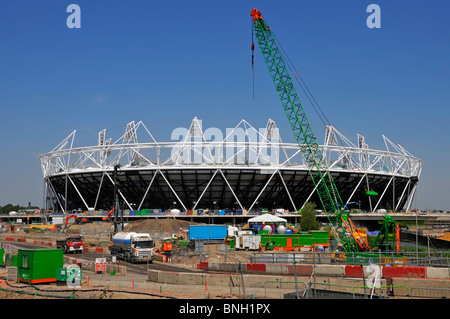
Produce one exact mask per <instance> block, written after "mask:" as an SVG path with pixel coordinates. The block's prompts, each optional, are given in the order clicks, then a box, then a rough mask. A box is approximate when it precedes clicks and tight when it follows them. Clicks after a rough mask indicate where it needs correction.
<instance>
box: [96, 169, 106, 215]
mask: <svg viewBox="0 0 450 319" xmlns="http://www.w3.org/2000/svg"><path fill="white" fill-rule="evenodd" d="M104 178H105V172H103V173H102V179H101V180H100V186H99V187H98V191H97V196H96V197H95V204H94V210H96V209H97V202H98V197H99V196H100V191H101V189H102V185H103V179H104Z"/></svg>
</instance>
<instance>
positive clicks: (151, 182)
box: [137, 171, 158, 210]
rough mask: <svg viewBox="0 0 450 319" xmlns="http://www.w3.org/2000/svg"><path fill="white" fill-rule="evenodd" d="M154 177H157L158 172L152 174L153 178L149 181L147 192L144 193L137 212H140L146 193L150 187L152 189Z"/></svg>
mask: <svg viewBox="0 0 450 319" xmlns="http://www.w3.org/2000/svg"><path fill="white" fill-rule="evenodd" d="M156 175H158V171H155V174H153V177H152V179H151V181H150V184H148V187H147V190H146V191H145V194H144V196H143V197H142V200H141V202H140V204H139V207H138V209H137V210H141V207H142V204H143V203H144V200H145V197H147V194H148V191H149V190H150V187H152V184H153V181H154V180H155V177H156Z"/></svg>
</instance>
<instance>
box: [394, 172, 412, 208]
mask: <svg viewBox="0 0 450 319" xmlns="http://www.w3.org/2000/svg"><path fill="white" fill-rule="evenodd" d="M410 183H411V180H410V179H408V183H406V186H405V188H404V189H403V192H402V195H401V196H400V199H399V200H398V203H397V206H396V207H395V210H398V208H399V207H398V206H399V205H400V203H401V202H402V199H403V196H405V192H406V190H407V189H408V187H409V184H410Z"/></svg>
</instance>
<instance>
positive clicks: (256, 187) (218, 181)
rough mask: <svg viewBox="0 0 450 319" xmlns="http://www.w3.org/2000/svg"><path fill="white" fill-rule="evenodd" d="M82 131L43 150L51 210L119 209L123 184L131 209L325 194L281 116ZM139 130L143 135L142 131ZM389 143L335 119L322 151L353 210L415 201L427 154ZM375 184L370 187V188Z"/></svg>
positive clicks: (256, 206) (289, 200) (251, 206)
mask: <svg viewBox="0 0 450 319" xmlns="http://www.w3.org/2000/svg"><path fill="white" fill-rule="evenodd" d="M75 133H76V131H73V132H72V133H71V134H70V135H69V136H68V137H66V138H65V139H64V140H63V141H62V142H61V143H60V144H59V145H58V146H56V147H55V148H54V149H53V150H52V151H50V152H49V153H46V154H43V155H41V156H40V158H39V159H40V163H41V167H42V172H43V175H44V182H45V191H44V193H45V195H44V197H45V205H46V209H51V210H53V211H59V212H61V211H73V210H82V211H87V210H89V209H94V210H109V209H111V208H112V207H113V206H114V203H115V200H114V198H115V197H114V194H115V186H116V187H117V194H118V196H119V199H120V205H121V207H123V209H126V210H141V209H162V210H163V211H165V210H170V209H173V208H177V209H180V210H182V211H185V210H195V209H211V210H215V209H231V210H243V211H259V210H261V209H264V208H267V209H269V210H273V209H280V208H281V209H283V210H287V211H290V212H292V211H297V210H298V209H300V208H301V207H302V206H303V205H304V203H306V202H307V201H312V202H315V203H316V204H317V207H318V208H319V209H320V201H319V198H318V196H317V194H316V191H315V188H314V185H313V183H312V180H311V178H310V176H309V173H308V170H307V167H306V165H305V164H304V162H303V158H302V156H301V154H300V149H299V146H298V145H297V144H295V143H284V142H283V141H282V139H281V136H280V134H279V130H278V128H277V126H276V124H275V122H274V121H273V120H270V119H269V120H268V122H267V125H266V127H265V128H262V129H256V128H254V127H253V126H252V125H250V124H249V123H248V122H247V121H245V120H242V121H241V122H239V123H238V125H236V127H234V128H230V129H227V130H226V132H222V131H220V130H219V129H217V128H208V129H206V130H203V129H202V121H201V120H198V119H197V118H194V119H193V120H192V122H191V125H190V126H189V128H177V129H174V130H173V131H172V136H171V140H172V141H170V142H158V141H156V140H155V139H154V137H153V136H152V134H151V133H150V131H149V130H148V129H147V127H146V126H145V125H144V123H143V122H138V123H135V122H130V123H128V124H127V126H126V129H125V133H124V134H123V135H122V136H121V137H120V138H118V139H117V140H116V141H114V142H112V139H111V138H109V139H108V138H107V136H106V130H102V131H100V132H99V133H98V141H97V145H94V146H85V147H74V140H75ZM138 134H139V140H138ZM383 140H384V144H385V146H386V150H375V149H369V147H368V144H367V143H366V141H365V138H364V136H362V135H359V134H358V135H357V142H356V144H353V143H352V142H351V141H350V140H349V139H347V138H346V137H345V136H343V135H342V134H341V133H340V132H339V131H338V130H336V129H335V128H334V127H331V126H329V127H327V128H326V134H325V141H324V144H323V145H321V150H322V152H323V154H324V156H325V158H326V159H327V163H328V165H329V169H330V171H331V173H332V176H333V178H334V180H335V182H336V185H337V188H338V190H339V192H340V195H341V198H342V200H343V201H344V202H345V203H347V207H348V208H349V209H353V208H359V209H363V210H366V211H376V210H380V209H386V210H395V211H400V210H409V209H410V207H411V205H412V202H413V199H414V195H415V192H416V189H417V185H418V181H419V177H420V173H421V170H422V161H421V160H420V159H418V158H416V157H414V156H413V155H411V154H410V153H409V152H407V151H406V150H405V149H404V148H403V147H402V146H400V145H397V144H394V143H392V142H391V141H390V140H389V139H388V138H386V137H385V136H383ZM368 191H370V192H369V193H368Z"/></svg>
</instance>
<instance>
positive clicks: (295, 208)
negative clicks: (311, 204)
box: [278, 170, 297, 212]
mask: <svg viewBox="0 0 450 319" xmlns="http://www.w3.org/2000/svg"><path fill="white" fill-rule="evenodd" d="M278 175H279V176H280V178H281V182H282V183H283V186H284V189H285V190H286V193H287V194H288V196H289V200H290V201H291V204H292V207H294V210H295V212H297V206H295V204H294V201H293V200H292V196H291V193H290V192H289V190H288V188H287V186H286V183H285V182H284V178H283V175H281V172H280V170H278Z"/></svg>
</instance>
